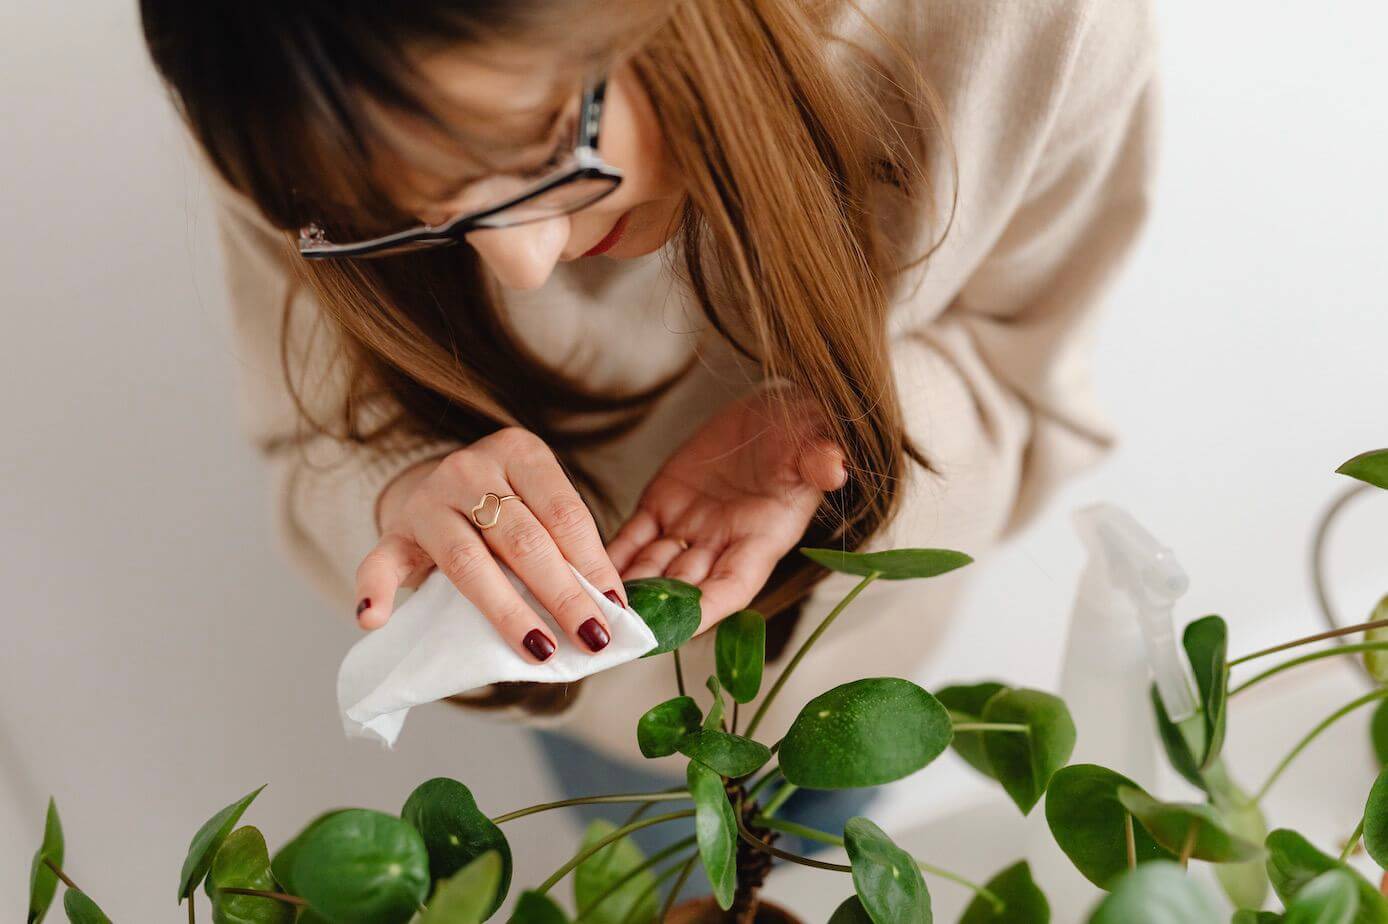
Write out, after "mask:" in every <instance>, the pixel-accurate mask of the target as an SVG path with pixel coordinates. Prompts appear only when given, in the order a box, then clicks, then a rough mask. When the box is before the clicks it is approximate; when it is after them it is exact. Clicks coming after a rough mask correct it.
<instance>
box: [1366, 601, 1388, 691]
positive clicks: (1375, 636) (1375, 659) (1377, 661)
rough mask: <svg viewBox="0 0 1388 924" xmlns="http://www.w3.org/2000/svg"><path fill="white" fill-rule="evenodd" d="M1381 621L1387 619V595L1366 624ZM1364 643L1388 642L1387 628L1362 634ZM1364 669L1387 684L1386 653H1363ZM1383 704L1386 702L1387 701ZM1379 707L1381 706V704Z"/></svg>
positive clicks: (1387, 658) (1387, 660)
mask: <svg viewBox="0 0 1388 924" xmlns="http://www.w3.org/2000/svg"><path fill="white" fill-rule="evenodd" d="M1383 619H1388V594H1386V595H1384V597H1383V599H1382V600H1379V601H1378V605H1377V606H1375V607H1374V611H1373V612H1372V613H1370V614H1369V618H1368V622H1378V621H1380V620H1383ZM1364 641H1366V642H1384V641H1388V627H1384V626H1380V627H1379V628H1377V629H1370V630H1368V631H1367V632H1365V633H1364ZM1364 667H1365V668H1366V669H1368V671H1369V674H1370V676H1372V677H1373V678H1374V679H1375V680H1377V681H1378V682H1379V683H1388V651H1366V652H1364ZM1383 702H1388V700H1384V701H1383ZM1379 705H1380V706H1382V703H1380V704H1379Z"/></svg>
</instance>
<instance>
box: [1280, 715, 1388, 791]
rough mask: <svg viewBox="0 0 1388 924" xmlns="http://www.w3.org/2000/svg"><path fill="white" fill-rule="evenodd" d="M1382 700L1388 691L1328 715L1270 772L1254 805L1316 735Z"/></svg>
mask: <svg viewBox="0 0 1388 924" xmlns="http://www.w3.org/2000/svg"><path fill="white" fill-rule="evenodd" d="M1384 698H1388V689H1382V690H1374V691H1373V692H1371V693H1365V694H1364V695H1363V696H1361V697H1359V698H1358V699H1356V700H1354V701H1352V702H1349V703H1346V704H1345V705H1343V706H1341V707H1340V708H1339V709H1336V710H1335V711H1334V712H1332V713H1331V714H1330V715H1328V716H1326V717H1325V718H1324V719H1322V720H1321V721H1320V722H1319V723H1318V724H1317V725H1316V727H1315V728H1313V729H1311V730H1310V731H1309V732H1307V733H1306V735H1305V737H1303V738H1302V739H1301V740H1300V741H1298V742H1297V743H1296V747H1294V748H1292V749H1291V751H1290V752H1289V753H1288V754H1287V756H1286V757H1284V758H1282V760H1281V762H1280V763H1278V765H1277V767H1276V768H1275V769H1274V770H1273V771H1272V774H1271V775H1270V776H1269V777H1268V778H1267V782H1265V783H1264V784H1263V785H1262V787H1261V788H1260V789H1259V790H1258V794H1257V795H1255V796H1254V797H1253V801H1254V802H1255V803H1258V802H1262V801H1263V797H1264V796H1266V795H1267V793H1268V790H1269V789H1271V788H1272V784H1273V783H1275V782H1277V778H1278V777H1280V776H1281V775H1282V772H1283V771H1284V770H1286V769H1287V767H1288V766H1289V765H1290V764H1291V762H1292V761H1293V760H1295V759H1296V756H1297V755H1298V754H1300V753H1301V752H1302V751H1304V750H1305V749H1306V747H1307V746H1308V745H1310V743H1311V742H1312V741H1314V740H1315V739H1316V737H1317V736H1318V735H1320V733H1321V732H1323V731H1325V730H1326V729H1327V728H1329V727H1330V726H1331V725H1333V724H1334V723H1335V722H1337V721H1338V720H1340V719H1342V718H1344V717H1345V716H1347V715H1349V714H1350V713H1351V712H1353V711H1354V710H1356V709H1358V708H1359V707H1360V706H1364V705H1367V704H1369V703H1372V702H1374V701H1375V700H1380V699H1384Z"/></svg>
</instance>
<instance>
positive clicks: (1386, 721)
mask: <svg viewBox="0 0 1388 924" xmlns="http://www.w3.org/2000/svg"><path fill="white" fill-rule="evenodd" d="M1369 740H1370V742H1371V743H1372V744H1373V748H1374V756H1375V757H1377V758H1378V763H1379V766H1383V767H1388V699H1385V700H1380V701H1379V703H1378V705H1377V706H1375V707H1374V711H1373V716H1372V717H1371V718H1370V719H1369Z"/></svg>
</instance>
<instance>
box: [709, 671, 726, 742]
mask: <svg viewBox="0 0 1388 924" xmlns="http://www.w3.org/2000/svg"><path fill="white" fill-rule="evenodd" d="M706 685H707V686H708V691H709V692H710V693H712V694H713V705H711V706H709V707H708V715H706V716H704V728H717V729H721V728H722V727H723V715H724V713H725V711H726V707H725V704H724V703H723V687H722V686H721V685H720V684H719V683H718V678H717V677H716V676H710V677H709V678H708V681H707V683H706Z"/></svg>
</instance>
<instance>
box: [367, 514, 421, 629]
mask: <svg viewBox="0 0 1388 924" xmlns="http://www.w3.org/2000/svg"><path fill="white" fill-rule="evenodd" d="M427 562H428V555H427V554H426V553H425V552H424V550H423V549H421V548H420V547H419V546H418V545H416V544H415V542H414V540H413V539H411V538H409V537H408V536H404V535H402V534H400V533H386V534H385V535H384V536H382V537H381V539H380V541H379V542H377V543H376V545H375V546H374V547H373V548H372V549H371V551H370V552H368V553H366V557H365V558H363V559H362V560H361V564H360V565H358V566H357V574H356V599H357V625H359V626H361V627H362V628H363V629H379V628H380V627H381V626H383V625H385V624H386V622H387V621H388V620H389V619H390V614H391V613H392V612H394V610H395V593H396V591H397V590H399V589H400V588H401V587H402V586H405V581H406V580H408V579H409V578H410V577H411V576H413V575H414V573H415V572H417V571H419V570H420V569H421V568H422V567H424V565H425V563H427Z"/></svg>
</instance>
